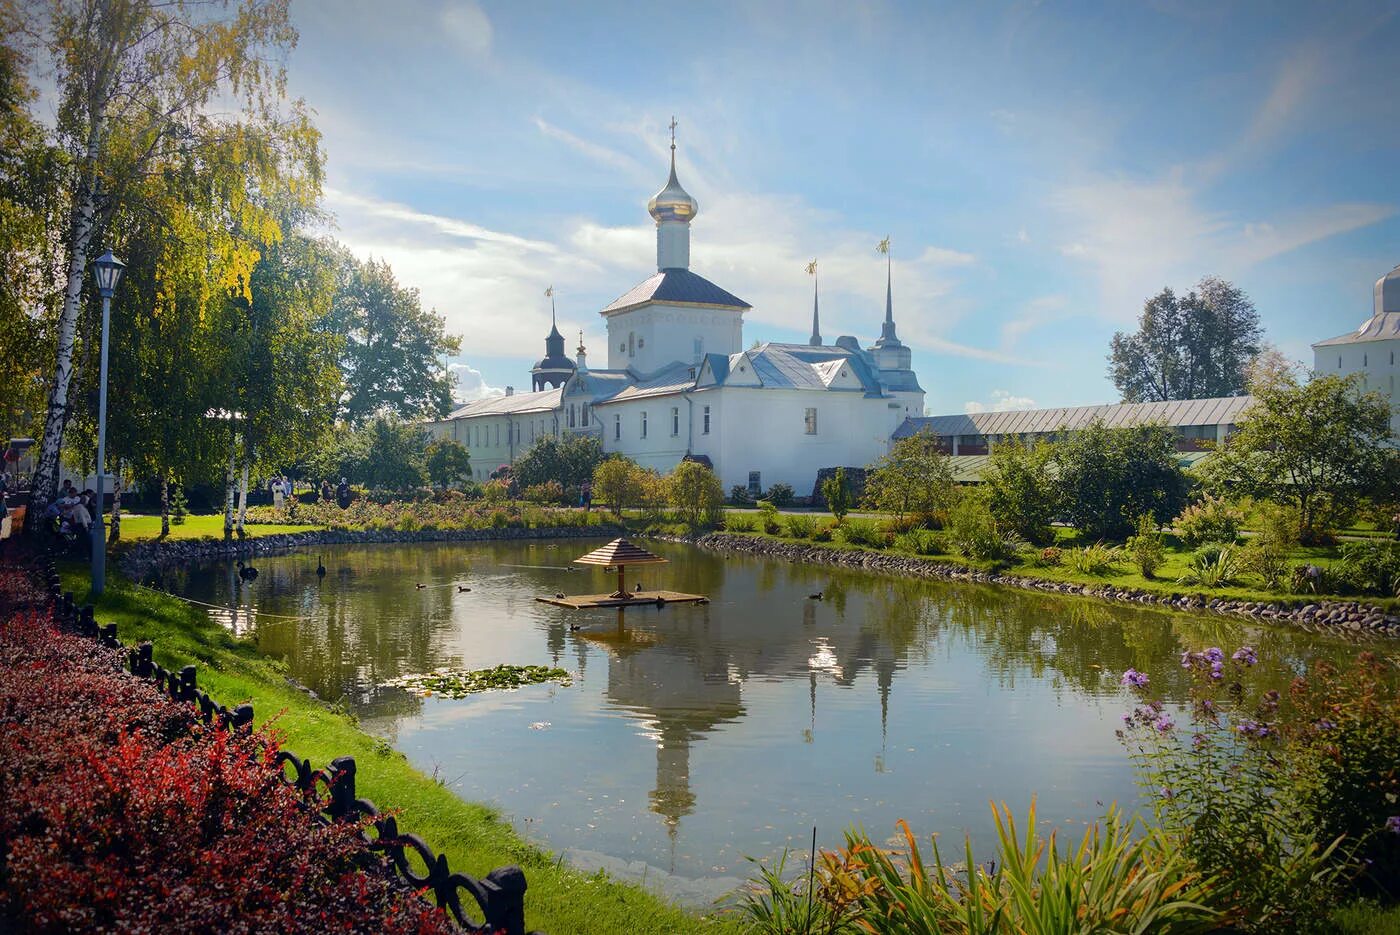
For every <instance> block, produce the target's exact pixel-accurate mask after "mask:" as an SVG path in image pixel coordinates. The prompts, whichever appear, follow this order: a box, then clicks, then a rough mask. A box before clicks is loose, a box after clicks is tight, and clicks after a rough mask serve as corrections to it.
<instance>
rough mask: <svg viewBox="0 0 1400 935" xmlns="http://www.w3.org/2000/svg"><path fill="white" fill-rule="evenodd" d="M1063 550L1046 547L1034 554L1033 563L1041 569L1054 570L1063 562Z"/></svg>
mask: <svg viewBox="0 0 1400 935" xmlns="http://www.w3.org/2000/svg"><path fill="white" fill-rule="evenodd" d="M1064 557H1065V552H1064V549H1061V548H1059V547H1058V546H1053V545H1047V546H1046V547H1045V548H1043V549H1041V550H1040V551H1039V552H1037V553H1036V555H1035V559H1034V562H1035V564H1036V565H1039V566H1040V567H1042V568H1054V567H1056V566H1058V565H1059V564H1060V563H1061V562H1063V561H1064Z"/></svg>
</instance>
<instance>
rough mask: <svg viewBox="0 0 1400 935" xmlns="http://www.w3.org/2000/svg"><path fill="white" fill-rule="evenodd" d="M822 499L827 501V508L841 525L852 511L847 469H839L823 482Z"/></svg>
mask: <svg viewBox="0 0 1400 935" xmlns="http://www.w3.org/2000/svg"><path fill="white" fill-rule="evenodd" d="M822 498H823V499H825V500H826V508H827V509H828V510H830V511H831V515H832V516H834V517H836V522H837V523H838V524H840V522H841V521H842V520H843V519H845V518H846V514H847V513H849V512H850V511H851V499H852V495H851V486H850V484H849V483H848V482H847V480H846V469H845V468H843V467H839V468H837V469H836V473H835V474H833V475H832V476H830V477H828V478H827V479H826V480H824V481H822Z"/></svg>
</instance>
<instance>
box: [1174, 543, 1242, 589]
mask: <svg viewBox="0 0 1400 935" xmlns="http://www.w3.org/2000/svg"><path fill="white" fill-rule="evenodd" d="M1243 571H1244V562H1243V552H1242V551H1241V550H1240V549H1239V548H1237V547H1235V546H1233V545H1211V546H1207V547H1206V548H1204V549H1201V550H1200V551H1199V552H1197V553H1196V554H1195V555H1193V556H1191V563H1190V564H1189V565H1188V566H1187V568H1186V574H1184V575H1182V576H1181V577H1180V578H1178V579H1177V583H1178V584H1189V585H1196V586H1198V587H1202V588H1223V587H1225V586H1226V585H1230V584H1233V583H1234V582H1235V580H1236V579H1237V578H1239V576H1240V573H1241V572H1243Z"/></svg>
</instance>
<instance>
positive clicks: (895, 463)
mask: <svg viewBox="0 0 1400 935" xmlns="http://www.w3.org/2000/svg"><path fill="white" fill-rule="evenodd" d="M950 464H951V462H949V460H948V456H947V455H945V454H944V453H943V452H942V451H941V450H940V449H939V447H938V440H937V439H936V438H934V437H933V435H931V434H929V433H928V432H919V433H917V434H914V435H910V436H908V437H907V438H901V439H899V440H898V441H896V442H895V443H894V444H892V445H891V446H890V451H889V454H887V455H885V456H883V457H882V458H880V459H879V460H878V461H876V462H875V463H874V464H871V465H870V467H869V468H867V469H866V475H865V502H866V503H867V504H868V505H869V506H871V507H873V508H874V509H877V510H883V511H884V512H886V513H893V514H894V515H895V516H897V517H898V518H900V519H903V518H904V517H905V516H907V515H909V514H914V515H916V516H922V517H928V516H932V515H933V514H934V513H936V512H938V511H939V510H946V509H947V508H948V507H950V506H952V504H953V499H954V497H955V493H956V488H955V487H954V485H953V469H952V467H951V466H950Z"/></svg>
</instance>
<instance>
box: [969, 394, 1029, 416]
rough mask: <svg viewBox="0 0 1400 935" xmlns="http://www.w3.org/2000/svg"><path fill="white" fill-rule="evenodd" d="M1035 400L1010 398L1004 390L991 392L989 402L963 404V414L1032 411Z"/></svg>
mask: <svg viewBox="0 0 1400 935" xmlns="http://www.w3.org/2000/svg"><path fill="white" fill-rule="evenodd" d="M1034 408H1035V400H1033V399H1031V398H1030V397H1029V396H1012V395H1011V393H1009V392H1007V391H1006V390H992V399H991V402H987V403H981V402H978V401H976V400H968V401H967V402H965V403H963V412H966V413H968V414H975V413H978V412H1011V411H1013V410H1016V409H1034Z"/></svg>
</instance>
